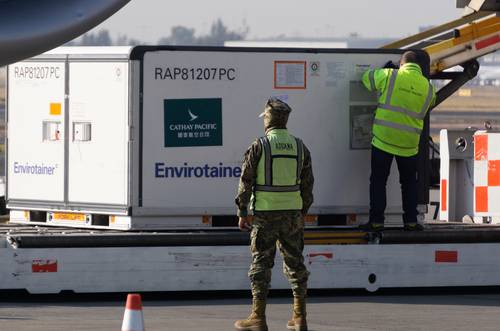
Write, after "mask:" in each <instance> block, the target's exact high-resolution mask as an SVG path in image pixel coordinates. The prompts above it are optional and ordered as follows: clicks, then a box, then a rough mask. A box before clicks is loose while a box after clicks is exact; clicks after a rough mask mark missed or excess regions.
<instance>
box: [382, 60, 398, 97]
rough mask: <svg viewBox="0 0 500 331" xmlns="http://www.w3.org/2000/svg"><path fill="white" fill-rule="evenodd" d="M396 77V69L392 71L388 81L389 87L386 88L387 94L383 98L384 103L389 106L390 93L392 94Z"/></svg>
mask: <svg viewBox="0 0 500 331" xmlns="http://www.w3.org/2000/svg"><path fill="white" fill-rule="evenodd" d="M397 77H398V71H397V70H396V69H394V70H392V74H391V78H390V79H389V87H388V88H387V94H386V96H385V103H386V104H388V105H390V104H391V98H392V92H394V85H395V84H396V78H397Z"/></svg>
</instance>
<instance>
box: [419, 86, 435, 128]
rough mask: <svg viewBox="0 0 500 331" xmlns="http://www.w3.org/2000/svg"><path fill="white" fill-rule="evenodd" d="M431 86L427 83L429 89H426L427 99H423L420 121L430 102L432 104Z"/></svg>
mask: <svg viewBox="0 0 500 331" xmlns="http://www.w3.org/2000/svg"><path fill="white" fill-rule="evenodd" d="M432 92H433V89H432V85H431V84H430V83H429V87H428V89H427V98H425V102H424V105H423V106H422V109H421V110H420V114H422V119H424V117H425V114H426V112H427V109H429V107H430V105H431V102H432Z"/></svg>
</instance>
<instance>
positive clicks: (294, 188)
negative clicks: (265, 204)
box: [255, 185, 300, 192]
mask: <svg viewBox="0 0 500 331" xmlns="http://www.w3.org/2000/svg"><path fill="white" fill-rule="evenodd" d="M255 190H256V191H262V192H295V191H299V190H300V185H291V186H267V185H255Z"/></svg>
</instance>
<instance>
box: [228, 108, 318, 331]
mask: <svg viewBox="0 0 500 331" xmlns="http://www.w3.org/2000/svg"><path fill="white" fill-rule="evenodd" d="M290 112H291V108H290V107H289V106H288V105H287V104H286V103H285V102H282V101H280V100H277V99H270V100H269V101H268V102H267V104H266V107H265V110H264V112H263V113H262V114H261V117H262V116H263V117H264V127H265V132H266V136H265V137H262V138H259V139H257V140H256V141H255V142H254V143H253V144H252V145H251V146H250V147H249V148H248V150H247V151H246V153H245V157H244V160H243V166H242V174H241V178H240V183H239V189H238V195H237V197H236V204H237V206H238V216H239V224H238V225H239V228H240V229H241V230H242V231H248V230H249V229H251V252H252V265H251V267H250V271H249V272H248V276H249V277H250V281H251V285H252V296H253V308H252V313H251V314H250V316H249V317H248V318H247V319H244V320H238V321H236V322H235V327H236V329H237V330H267V324H266V317H265V308H266V300H267V294H268V291H269V284H270V281H271V269H272V267H273V266H274V257H275V254H276V246H278V248H279V250H280V252H281V254H282V256H283V260H284V263H283V271H284V273H285V274H286V276H287V277H288V280H289V282H290V284H291V287H292V291H293V296H294V305H293V316H292V319H291V320H290V321H289V322H288V324H287V328H288V329H291V330H307V322H306V294H307V279H308V276H309V272H308V271H307V269H306V267H305V265H304V257H303V255H302V251H303V249H304V219H303V217H304V216H305V215H306V214H307V211H308V209H309V207H310V206H311V204H312V203H313V194H312V190H313V183H314V177H313V172H312V166H311V155H310V153H309V150H308V149H307V148H306V146H305V145H304V144H303V143H302V141H301V140H300V139H298V138H295V137H293V136H292V135H290V134H289V133H288V131H287V130H286V124H287V122H288V115H289V114H290ZM249 205H250V206H249ZM248 207H250V208H251V209H253V213H254V217H253V221H252V223H250V219H249V218H248V214H247V208H248Z"/></svg>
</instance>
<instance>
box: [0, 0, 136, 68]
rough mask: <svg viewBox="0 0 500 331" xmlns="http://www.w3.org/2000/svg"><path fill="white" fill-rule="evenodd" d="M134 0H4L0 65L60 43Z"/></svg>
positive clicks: (0, 20)
mask: <svg viewBox="0 0 500 331" xmlns="http://www.w3.org/2000/svg"><path fill="white" fill-rule="evenodd" d="M129 1H130V0H44V1H40V0H0V49H1V50H2V51H1V52H0V66H3V65H6V64H9V63H13V62H17V61H20V60H23V59H26V58H29V57H32V56H34V55H37V54H40V53H43V52H45V51H47V50H50V49H52V48H54V47H57V46H60V45H62V44H64V43H66V42H68V41H70V40H72V39H74V38H76V37H78V36H79V35H81V34H83V33H85V32H86V31H88V30H90V29H92V28H93V27H95V26H96V25H98V24H100V23H101V22H103V21H104V20H105V19H107V18H108V17H110V16H111V15H113V14H114V13H115V12H116V11H118V10H119V9H120V8H122V7H123V6H124V5H126V4H127V3H128V2H129Z"/></svg>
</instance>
